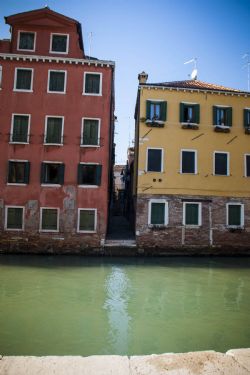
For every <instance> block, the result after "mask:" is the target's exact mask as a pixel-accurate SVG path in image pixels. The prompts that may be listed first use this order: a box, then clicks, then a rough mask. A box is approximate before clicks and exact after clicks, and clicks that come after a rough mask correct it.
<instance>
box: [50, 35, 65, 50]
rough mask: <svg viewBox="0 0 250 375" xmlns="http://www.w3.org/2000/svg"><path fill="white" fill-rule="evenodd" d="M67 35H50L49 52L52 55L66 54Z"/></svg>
mask: <svg viewBox="0 0 250 375" xmlns="http://www.w3.org/2000/svg"><path fill="white" fill-rule="evenodd" d="M68 46H69V35H68V34H66V35H64V34H51V39H50V52H53V53H68Z"/></svg>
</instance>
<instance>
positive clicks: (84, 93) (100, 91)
mask: <svg viewBox="0 0 250 375" xmlns="http://www.w3.org/2000/svg"><path fill="white" fill-rule="evenodd" d="M87 74H95V75H99V76H100V88H99V93H98V94H95V93H88V92H86V85H85V84H86V75H87ZM102 79H103V74H102V73H99V72H89V71H88V72H84V74H83V93H82V95H89V96H102Z"/></svg>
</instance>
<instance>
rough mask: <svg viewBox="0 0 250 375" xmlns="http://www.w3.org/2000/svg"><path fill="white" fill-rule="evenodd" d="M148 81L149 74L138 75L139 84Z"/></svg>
mask: <svg viewBox="0 0 250 375" xmlns="http://www.w3.org/2000/svg"><path fill="white" fill-rule="evenodd" d="M147 79H148V74H147V73H145V72H142V73H140V74H138V80H139V84H140V83H146V82H147Z"/></svg>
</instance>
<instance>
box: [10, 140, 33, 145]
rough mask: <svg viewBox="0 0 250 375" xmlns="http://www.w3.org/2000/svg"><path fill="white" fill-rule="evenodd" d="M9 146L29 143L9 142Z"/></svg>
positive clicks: (27, 143)
mask: <svg viewBox="0 0 250 375" xmlns="http://www.w3.org/2000/svg"><path fill="white" fill-rule="evenodd" d="M9 144H10V145H29V142H12V141H11V142H9Z"/></svg>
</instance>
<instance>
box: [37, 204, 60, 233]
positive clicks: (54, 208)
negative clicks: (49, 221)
mask: <svg viewBox="0 0 250 375" xmlns="http://www.w3.org/2000/svg"><path fill="white" fill-rule="evenodd" d="M43 210H57V223H56V225H57V228H56V230H54V229H42V212H43ZM59 219H60V208H58V207H40V219H39V231H40V232H53V233H58V232H59Z"/></svg>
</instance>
